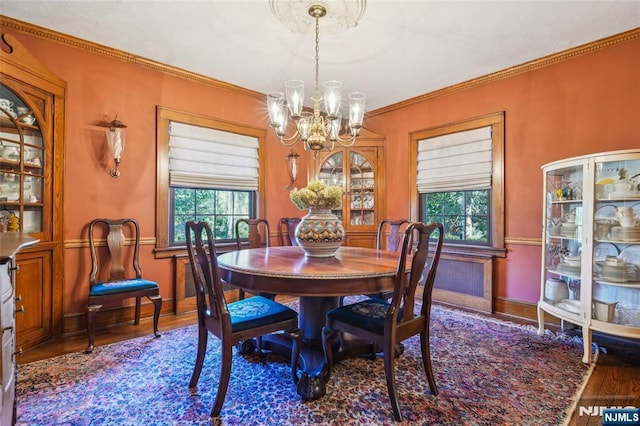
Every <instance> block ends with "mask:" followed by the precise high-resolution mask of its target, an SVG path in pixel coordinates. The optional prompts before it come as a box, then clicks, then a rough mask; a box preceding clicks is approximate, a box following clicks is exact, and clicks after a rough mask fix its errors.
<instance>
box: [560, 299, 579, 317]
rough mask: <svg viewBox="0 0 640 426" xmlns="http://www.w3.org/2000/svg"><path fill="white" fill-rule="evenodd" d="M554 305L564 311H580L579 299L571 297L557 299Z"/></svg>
mask: <svg viewBox="0 0 640 426" xmlns="http://www.w3.org/2000/svg"><path fill="white" fill-rule="evenodd" d="M556 306H557V307H558V308H560V309H563V310H565V311H569V312H571V313H574V314H579V313H580V301H579V300H573V299H562V300H561V301H559V302H558V303H557V304H556Z"/></svg>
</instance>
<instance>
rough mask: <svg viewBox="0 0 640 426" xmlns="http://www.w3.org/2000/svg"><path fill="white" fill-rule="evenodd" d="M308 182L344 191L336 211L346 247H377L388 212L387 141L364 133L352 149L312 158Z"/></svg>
mask: <svg viewBox="0 0 640 426" xmlns="http://www.w3.org/2000/svg"><path fill="white" fill-rule="evenodd" d="M309 169H310V176H309V179H315V178H317V179H320V180H322V181H323V182H324V183H325V185H338V186H341V187H342V188H343V190H344V194H345V196H344V199H343V201H342V207H341V208H340V209H336V210H334V211H333V213H334V214H336V215H337V216H338V217H339V218H340V220H341V221H342V226H343V227H344V229H345V232H346V234H347V241H346V245H350V246H358V247H375V237H376V232H377V226H378V222H379V221H380V220H382V218H383V215H384V212H385V205H384V203H385V201H384V196H383V193H384V188H385V176H384V138H383V137H381V136H380V135H375V134H373V133H371V132H368V131H364V129H363V131H362V132H361V136H360V137H359V138H358V139H357V140H356V143H355V144H354V145H353V146H351V147H349V148H335V149H333V150H332V151H323V152H320V153H318V155H317V158H315V159H314V158H313V154H312V155H311V156H310V167H309Z"/></svg>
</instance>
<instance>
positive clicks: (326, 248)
mask: <svg viewBox="0 0 640 426" xmlns="http://www.w3.org/2000/svg"><path fill="white" fill-rule="evenodd" d="M295 238H296V241H297V242H298V245H299V246H300V247H301V248H302V249H303V250H304V252H305V253H306V255H307V256H310V257H332V256H334V255H335V253H336V251H337V250H338V249H339V248H340V246H341V245H342V243H343V242H344V238H345V235H344V228H343V227H342V222H341V221H340V219H338V216H336V215H335V214H333V213H331V210H330V209H318V208H311V209H309V213H307V215H305V216H303V217H302V220H301V221H300V223H299V224H298V226H297V227H296V232H295Z"/></svg>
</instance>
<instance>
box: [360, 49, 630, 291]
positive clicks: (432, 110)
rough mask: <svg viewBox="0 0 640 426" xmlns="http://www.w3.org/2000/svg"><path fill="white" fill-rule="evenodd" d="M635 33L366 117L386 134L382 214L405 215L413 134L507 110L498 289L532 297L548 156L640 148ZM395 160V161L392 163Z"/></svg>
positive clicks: (535, 287) (536, 278) (369, 124)
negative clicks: (611, 43) (561, 59)
mask: <svg viewBox="0 0 640 426" xmlns="http://www.w3.org/2000/svg"><path fill="white" fill-rule="evenodd" d="M639 105H640V39H639V38H636V39H635V40H632V41H628V42H625V43H620V44H617V45H614V46H611V47H607V48H604V49H602V50H598V51H596V52H594V53H590V54H587V55H583V56H579V57H576V58H575V59H571V60H568V61H564V62H560V63H557V64H554V65H551V66H547V67H544V68H540V69H538V70H533V71H529V72H526V73H523V74H520V75H517V76H514V77H510V78H506V79H503V80H499V81H496V82H493V83H490V84H486V85H483V86H480V87H476V88H472V89H468V90H465V91H461V92H458V93H455V94H452V95H448V96H444V97H439V98H434V99H431V100H425V101H423V102H420V103H418V104H415V105H411V106H407V107H404V108H402V109H400V110H395V111H391V112H388V113H384V114H380V115H378V116H375V117H372V118H370V119H368V120H367V122H366V125H367V127H368V128H369V129H371V130H372V131H374V132H377V133H381V134H383V135H385V136H386V137H387V165H388V166H387V167H388V170H389V172H388V174H387V193H388V197H389V198H390V199H395V200H396V201H391V202H388V203H387V206H388V207H387V216H389V217H402V216H405V215H407V213H408V211H409V209H408V200H409V188H408V187H407V183H406V182H407V179H408V178H409V176H407V175H406V174H404V173H394V172H393V171H394V170H408V166H407V162H408V159H409V144H408V134H409V133H410V132H413V131H416V130H420V129H425V128H429V127H433V126H438V125H442V124H446V123H451V122H456V121H459V120H465V119H470V118H474V117H479V116H483V115H486V114H490V113H494V112H498V111H505V237H506V238H507V239H508V241H509V239H511V240H515V242H514V243H510V244H507V249H508V253H507V257H506V259H499V260H498V265H497V268H496V269H495V270H496V271H497V272H496V274H497V276H496V277H495V280H494V282H495V283H496V284H495V285H496V287H495V288H494V295H495V296H497V297H502V298H507V299H513V300H520V301H528V302H535V301H537V299H538V297H539V285H540V284H539V282H540V278H539V277H540V260H541V248H540V245H539V242H538V244H537V245H535V246H531V245H528V244H530V243H531V242H530V241H529V240H530V239H538V240H539V239H540V236H541V228H542V172H541V170H540V167H541V166H542V165H543V164H545V163H548V162H550V161H554V160H559V159H562V158H566V157H573V156H576V155H582V154H587V153H593V152H600V151H608V150H618V149H628V148H638V147H640V107H639ZM392 165H393V166H392Z"/></svg>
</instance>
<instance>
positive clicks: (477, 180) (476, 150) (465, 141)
mask: <svg viewBox="0 0 640 426" xmlns="http://www.w3.org/2000/svg"><path fill="white" fill-rule="evenodd" d="M492 149H493V148H492V140H491V126H486V127H481V128H477V129H472V130H467V131H463V132H456V133H450V134H447V135H442V136H437V137H433V138H427V139H421V140H419V141H418V158H417V161H418V166H417V170H418V177H417V186H418V192H420V193H427V192H449V191H467V190H475V189H491V170H492V158H493V157H492Z"/></svg>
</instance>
